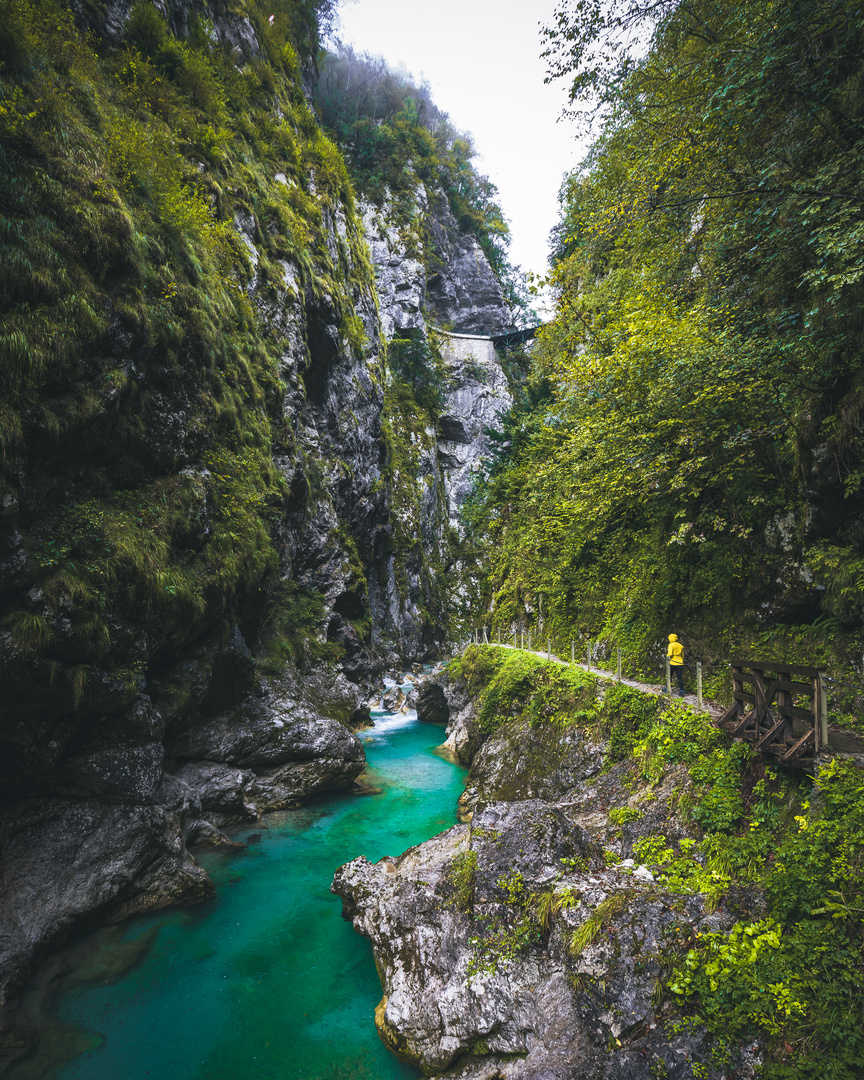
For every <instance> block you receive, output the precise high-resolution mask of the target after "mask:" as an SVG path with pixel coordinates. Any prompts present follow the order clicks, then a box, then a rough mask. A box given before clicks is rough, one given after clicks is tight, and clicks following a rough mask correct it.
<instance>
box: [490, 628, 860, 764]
mask: <svg viewBox="0 0 864 1080" xmlns="http://www.w3.org/2000/svg"><path fill="white" fill-rule="evenodd" d="M489 647H491V648H496V649H512V650H515V651H516V652H529V653H530V654H531V655H532V656H539V657H540V658H541V659H542V660H549V661H550V662H552V661H554V662H555V663H556V664H561V665H563V666H564V667H578V668H581V669H582V670H583V671H589V672H591V673H592V674H594V675H599V677H600V678H601V679H608V680H609V681H610V682H618V681H619V679H618V675H617V673H616V672H614V671H605V670H604V669H603V668H599V667H594V666H593V665H592V666H591V667H589V666H588V665H587V664H583V663H580V662H579V661H578V660H576V661H571V660H562V659H561V657H560V656H556V655H555V653H552V652H549V651H548V650H547V649H520V648H518V647H517V646H514V645H505V644H504V643H503V642H502V643H501V644H500V645H498V644H495V643H493V642H489ZM620 682H621V684H622V685H623V686H632V687H633V688H634V689H635V690H641V691H642V692H643V693H645V694H654V695H655V696H656V697H662V696H663V695H664V694H665V693H666V687H665V686H658V685H657V684H656V683H645V682H639V680H638V679H627V678H625V677H624V676H622V677H621V679H620ZM677 696H678V695H677V694H675V693H674V692H673V697H677ZM683 700H684V701H686V702H687V704H688V705H692V706H693V708H696V707H697V700H696V695H695V694H684V696H683ZM702 711H703V712H705V713H708V715H709V716H710V717H711V718H712V719H713V720H719V718H720V717H721V716H722V715H723V712H724V711H725V708H724V706H723V705H721V704H720V703H719V702H716V701H712V700H710V699H709V698H705V697H703V698H702ZM801 730H802V731H803V728H802V729H801ZM828 736H829V740H830V741H829V746H828V749H827V750H824V751H821V752H820V754H819V757H818V760H819V761H822V762H827V761H829V760H830V759H831V758H832V757H843V758H849V759H850V760H852V761H854V763H855V764H856V765H857V766H858V767H859V768H864V739H862V738H861V737H860V736H858V735H855V734H853V733H852V732H850V731H846V730H845V729H844V728H841V727H837V725H836V724H830V725H829V727H828Z"/></svg>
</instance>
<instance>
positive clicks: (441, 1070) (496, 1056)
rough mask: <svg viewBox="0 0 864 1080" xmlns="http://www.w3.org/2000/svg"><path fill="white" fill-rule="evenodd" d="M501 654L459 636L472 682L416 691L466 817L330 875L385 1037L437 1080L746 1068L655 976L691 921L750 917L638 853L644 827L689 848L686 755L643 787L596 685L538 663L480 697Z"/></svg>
mask: <svg viewBox="0 0 864 1080" xmlns="http://www.w3.org/2000/svg"><path fill="white" fill-rule="evenodd" d="M502 655H503V656H508V655H510V656H512V655H513V654H511V653H509V651H505V650H500V649H499V650H494V649H488V650H483V649H476V648H472V649H471V650H470V651H469V654H468V657H467V659H466V661H465V670H470V671H471V673H472V675H471V679H470V680H469V679H466V678H465V677H464V675H463V674H462V673H459V672H457V674H456V675H455V676H448V675H445V676H444V677H443V678H440V677H439V678H438V680H437V682H436V683H429V684H427V685H426V686H425V687H424V689H423V691H422V693H421V696H420V701H419V703H418V710H419V714H420V715H421V717H424V718H426V719H430V720H434V721H436V722H443V721H445V720H446V722H447V740H446V743H445V746H446V747H447V748H448V749H450V750H451V752H453V753H454V754H455V755H456V756H457V757H458V758H459V759H460V760H461V761H462V762H463V763H465V764H468V765H470V767H471V771H470V775H469V778H468V784H467V787H466V791H465V794H464V796H463V798H462V799H461V801H460V805H461V811H462V816H463V819H464V821H465V824H462V825H457V826H456V827H454V828H452V829H449V830H448V831H447V832H444V833H442V834H441V835H439V836H437V837H434V838H433V839H431V840H429V841H427V842H426V843H423V844H420V845H418V846H417V847H414V848H410V849H409V850H408V851H406V852H404V853H402V854H401V855H400V854H396V853H395V852H394V853H393V854H392V855H391V856H390V857H387V858H384V859H382V860H381V861H380V862H378V863H376V864H374V865H373V864H370V863H369V862H368V861H367V860H366V859H364V858H358V859H354V860H353V861H352V862H350V863H347V864H346V865H345V866H343V867H341V868H340V869H339V870H338V871H337V873H336V876H335V878H334V882H333V886H332V891H333V892H335V893H337V894H338V895H340V896H341V897H342V899H343V912H344V915H345V918H347V919H349V920H351V921H352V923H353V925H354V927H355V929H356V930H357V931H358V932H359V933H361V934H363V935H364V936H365V937H367V938H368V939H369V940H370V941H371V943H372V947H373V950H374V954H375V963H376V967H377V969H378V972H379V975H380V978H381V984H382V991H383V997H382V999H381V1002H380V1004H379V1006H378V1008H377V1009H376V1013H375V1023H376V1025H377V1027H378V1031H379V1034H380V1035H381V1038H382V1040H383V1041H384V1042H385V1043H386V1045H387V1046H389V1047H390V1049H391V1050H392V1051H393V1052H394V1053H395V1054H397V1055H398V1056H399V1057H401V1058H403V1059H404V1060H407V1061H410V1062H411V1063H412V1064H414V1065H416V1066H417V1067H419V1068H420V1069H422V1070H423V1072H424V1074H426V1075H435V1076H439V1077H442V1078H444V1077H448V1078H450V1077H453V1078H455V1077H463V1078H466V1080H493V1078H497V1080H504V1078H507V1080H571V1078H572V1077H575V1076H578V1077H580V1080H650V1078H652V1077H656V1076H664V1077H668V1078H670V1080H689V1078H690V1077H691V1076H693V1075H699V1076H705V1077H710V1078H712V1080H721V1078H731V1077H735V1078H736V1080H743V1078H748V1077H754V1076H755V1075H757V1074H758V1070H759V1067H760V1065H761V1064H762V1047H761V1044H760V1042H759V1041H758V1040H756V1039H753V1038H752V1037H751V1038H749V1039H747V1040H745V1041H743V1042H742V1041H739V1042H738V1043H736V1044H734V1045H732V1046H731V1047H729V1046H726V1047H724V1049H723V1052H722V1053H721V1052H716V1051H717V1046H716V1044H715V1043H714V1042H713V1041H712V1036H711V1035H710V1034H709V1032H708V1031H707V1030H706V1029H705V1027H704V1026H700V1025H698V1024H695V1023H689V1024H678V1023H676V1021H677V1020H679V1019H680V1014H679V1013H678V1012H677V1010H676V1007H675V1003H674V1001H673V1000H670V998H672V997H674V995H670V994H669V993H668V992H666V993H664V987H665V982H664V980H668V978H669V972H670V970H671V968H672V966H673V965H674V963H675V962H676V958H677V959H679V960H680V957H681V956H682V955H683V952H684V951H685V950H686V948H687V947H688V945H689V944H690V943H691V942H693V941H694V940H696V939H697V938H698V937H699V936H702V935H710V934H712V933H714V934H718V935H723V934H726V933H728V932H729V930H730V928H731V927H732V926H733V925H734V923H735V922H736V919H737V918H740V917H741V915H742V913H744V912H746V913H748V914H749V913H751V912H757V913H762V908H763V903H764V902H763V900H762V899H761V897H760V895H759V891H758V889H756V888H752V887H748V888H745V889H735V888H733V889H728V888H727V890H726V891H725V895H724V897H723V903H722V904H721V905H720V906H719V907H718V904H717V899H716V896H715V897H714V898H712V897H710V896H708V895H705V894H704V893H702V892H700V891H699V889H698V888H694V887H687V886H686V885H684V886H683V887H682V884H681V881H680V880H679V879H674V880H673V878H672V875H669V876H668V877H666V876H664V874H663V871H662V869H661V868H659V867H657V866H654V864H653V863H652V867H653V871H652V869H649V868H648V867H647V866H645V865H640V864H639V859H638V858H634V855H635V856H638V853H639V852H641V851H647V850H649V849H650V846H651V844H652V843H654V844H655V846H656V841H657V838H658V834H661V836H662V838H663V846H664V847H665V846H667V845H668V847H669V850H668V851H664V852H663V854H662V855H661V856H660V859H661V860H662V859H666V858H671V856H672V850H671V849H672V846H673V845H679V846H680V849H681V851H682V852H684V851H691V850H693V849H694V848H695V845H696V843H697V841H696V839H694V837H695V836H697V835H699V830H698V828H696V827H695V826H694V824H693V822H692V820H690V819H689V818H688V815H687V811H686V807H687V806H688V805H692V803H693V801H694V786H693V781H692V778H691V776H690V774H689V773H688V770H687V768H686V767H685V766H683V765H682V764H680V763H678V764H675V765H673V766H672V767H671V768H669V769H667V770H664V772H663V774H662V775H661V776H659V777H656V778H655V782H654V783H649V782H646V779H645V776H644V772H643V770H642V768H640V767H639V766H638V765H637V764H636V763H635V762H634V761H633V759H632V758H628V757H626V756H623V759H622V755H621V753H620V750H618V751H616V746H615V740H614V739H610V731H609V728H608V727H607V726H605V725H604V723H603V721H602V719H601V714H600V710H601V709H602V707H603V706H602V705H601V702H602V700H603V695H604V693H607V692H608V689H609V688H608V687H604V686H603V685H601V684H599V683H598V682H597V680H595V679H594V678H593V677H592V676H588V675H585V676H584V677H582V676H580V675H578V673H577V675H576V676H574V677H573V678H571V679H570V680H569V681H564V680H565V677H564V676H561V680H562V681H560V682H558V683H557V684H556V682H555V680H556V678H558V677H559V676H558V673H557V672H556V671H554V670H552V669H553V665H549V670H545V669H544V665H543V662H542V661H540V660H539V659H537V660H536V661H535V662H534V663H533V666H532V668H531V670H530V674H528V675H526V676H524V678H523V681H521V682H520V681H519V680H517V679H515V678H512V677H511V679H510V681H509V683H507V686H506V690H507V691H508V692H509V695H508V696H506V697H505V693H504V691H503V684H498V686H497V687H496V690H497V691H498V692H497V694H496V696H495V697H494V699H493V700H494V701H495V702H496V705H495V708H493V709H491V710H490V708H489V707H488V701H489V698H490V696H491V695H490V694H489V693H486V694H485V696H484V695H480V696H479V699H478V695H477V687H478V685H479V686H482V687H483V689H484V691H488V687H489V683H490V681H491V675H492V673H493V672H495V671H497V670H499V668H498V667H497V666H496V665H497V664H499V663H501V660H500V657H501V656H502ZM656 705H657V701H656V698H651V697H648V699H647V702H646V703H643V704H642V705H641V706H639V707H642V708H643V711H644V710H645V709H647V710H648V711H649V712H651V713H652V714H653V713H656ZM609 707H610V705H609V704H607V708H609ZM631 722H632V718H629V719H628V720H627V723H628V724H629V723H631ZM613 730H614V729H613ZM617 739H618V741H619V745H620V740H621V732H620V731H619V732H618V735H617ZM640 842H641V846H640ZM646 845H647V846H646ZM695 850H698V849H695ZM690 866H691V867H692V869H694V870H695V871H699V870H701V866H700V865H699V864H698V863H697V862H696V861H695V860H693V861H691V863H690ZM727 884H728V883H727Z"/></svg>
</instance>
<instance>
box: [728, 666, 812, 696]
mask: <svg viewBox="0 0 864 1080" xmlns="http://www.w3.org/2000/svg"><path fill="white" fill-rule="evenodd" d="M741 678H742V679H749V680H750V682H753V679H754V676H753V675H751V674H750V672H749V671H745V672H744V673H743V674H742V676H741ZM771 681H772V682H773V683H774V689H775V690H779V691H785V692H786V693H787V694H807V695H808V696H809V695H811V694H812V693H813V684H812V683H806V682H791V681H789V680H787V679H772V680H771Z"/></svg>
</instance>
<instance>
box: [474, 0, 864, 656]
mask: <svg viewBox="0 0 864 1080" xmlns="http://www.w3.org/2000/svg"><path fill="white" fill-rule="evenodd" d="M548 44H549V47H550V53H549V62H550V74H551V76H552V77H555V76H560V77H563V78H566V79H567V80H568V81H570V82H571V85H572V93H573V101H574V103H575V104H577V105H586V104H588V103H589V102H593V104H594V105H596V106H598V112H597V119H598V121H599V130H598V137H597V139H596V141H595V143H594V144H593V147H592V149H591V151H590V153H589V155H588V157H587V158H586V161H585V162H584V164H583V165H582V167H581V168H580V169H578V170H577V171H576V172H575V173H574V174H573V175H572V176H571V177H569V178H568V180H567V182H566V184H565V186H564V189H563V191H562V199H563V215H562V221H561V225H560V228H559V230H558V232H557V235H556V249H555V254H554V259H555V267H554V271H553V275H552V281H553V287H554V289H555V290H556V292H557V306H556V316H555V319H554V321H553V322H552V324H551V325H550V326H549V327H548V328H547V329H546V331H545V332H544V334H543V335H542V338H541V340H540V341H539V342H538V344H537V346H536V347H535V353H534V370H533V372H532V375H531V377H530V378H531V381H532V383H533V385H534V386H536V387H537V388H538V390H539V388H540V387H541V386H545V387H548V393H547V395H546V396H540V395H539V393H538V395H537V397H536V400H535V402H534V403H533V404H532V405H531V407H530V408H529V407H526V404H525V403H520V406H519V409H518V410H517V411H516V412H514V414H513V416H512V417H511V418H510V419H509V420H508V421H507V422H506V424H505V427H504V429H503V431H502V442H501V447H502V449H501V452H500V453H499V454H498V456H497V457H496V459H495V460H494V462H493V463H492V465H491V466H490V470H489V474H488V477H487V478H486V480H485V483H484V484H483V485H482V486H481V487H480V489H479V490H478V492H477V496H476V501H475V506H474V508H473V514H474V528H475V531H476V532H477V533H478V534H482V533H484V532H485V533H486V534H487V535H488V540H487V546H486V555H487V558H488V565H489V579H488V585H487V590H488V591H487V598H488V602H489V604H490V607H491V608H494V611H495V612H496V615H500V618H501V619H502V622H503V623H504V625H507V624H508V623H512V622H516V621H522V622H524V621H528V622H529V623H530V622H536V621H538V612H539V611H540V610H541V599H542V612H543V624H544V631H543V632H544V634H547V633H551V634H552V636H556V637H558V638H560V639H563V640H565V641H566V640H569V639H570V638H576V639H580V640H584V639H585V638H588V639H589V640H596V639H597V638H601V637H605V638H608V639H611V640H613V641H615V642H616V643H618V644H620V645H621V646H622V647H623V649H624V651H625V653H626V654H627V655H628V656H629V657H632V658H633V659H632V662H634V663H635V665H636V666H637V667H639V666H645V667H648V666H649V665H650V664H651V661H652V657H653V658H654V663H655V664H656V662H657V661H658V660H659V659H660V658H661V654H660V651H659V646H660V642H661V641H662V640H663V638H664V637H665V634H666V633H668V632H669V630H670V629H676V631H677V632H678V633H679V634H680V633H681V630H682V629H683V628H686V630H687V632H688V637H689V639H690V641H691V642H692V641H693V640H694V639H696V640H698V641H699V642H700V644H701V645H702V646H703V647H704V648H703V653H702V657H703V659H705V658H707V656H706V654H712V653H713V654H714V655H717V654H721V655H722V654H725V655H726V656H728V655H729V652H728V647H729V643H730V642H731V641H733V640H736V641H740V640H742V639H743V640H744V641H745V642H746V643H747V644H749V641H750V640H753V639H755V638H757V637H758V636H759V635H760V633H761V632H762V631H763V630H764V629H766V628H767V627H773V626H775V625H776V623H777V621H778V620H779V621H780V623H781V624H786V625H787V626H789V627H790V628H792V627H796V628H797V627H801V626H804V625H813V624H814V623H816V622H817V620H819V619H820V618H831V619H834V620H836V621H837V623H838V626H839V627H840V630H839V631H838V634H837V638H838V645H839V647H838V649H837V650H836V652H835V653H834V657H833V658H834V659H837V660H839V659H841V658H842V659H843V661H844V663H845V664H847V665H849V666H848V667H847V671H848V672H849V674H851V673H852V667H851V664H852V662H853V660H852V658H853V657H854V656H855V651H856V649H857V644H855V645H853V642H857V639H858V636H859V634H860V627H861V618H862V611H861V609H860V603H859V601H860V595H861V593H860V589H859V588H858V585H859V582H860V580H861V577H862V574H861V561H862V551H864V532H862V528H861V522H862V520H864V516H862V503H861V491H860V490H859V481H860V480H861V478H862V477H864V472H862V465H861V462H862V460H864V458H862V455H864V443H862V440H861V424H860V419H859V418H860V415H861V401H862V398H861V362H860V358H861V354H862V348H864V337H862V332H864V323H862V320H861V311H862V299H864V297H862V289H864V269H862V268H864V262H862V255H861V252H862V247H861V243H862V237H864V217H862V205H864V202H862V198H861V190H860V177H861V176H862V161H864V123H862V115H864V114H862V109H861V101H862V90H861V88H862V62H861V56H862V48H861V44H862V23H861V19H860V11H859V10H858V7H857V4H855V3H853V2H852V0H830V2H828V3H825V4H815V5H813V4H811V5H800V4H797V3H792V2H786V0H780V2H777V3H772V4H770V5H769V6H767V7H766V6H765V5H764V4H758V3H755V2H750V0H747V2H745V3H743V4H742V3H734V4H733V3H727V2H721V3H714V2H713V0H712V2H710V3H709V2H707V0H706V2H702V0H697V2H695V3H688V4H682V3H676V2H674V0H668V2H667V0H662V2H660V3H653V2H652V3H648V2H643V0H613V2H612V3H608V4H607V3H603V4H600V3H594V2H593V0H574V2H564V3H562V4H561V5H559V10H558V13H557V15H556V18H555V20H554V23H553V24H552V26H551V27H550V28H549V30H548ZM529 610H530V611H531V612H532V614H531V615H530V616H527V615H526V613H527V612H528V611H529ZM682 624H683V626H682ZM813 637H814V638H817V639H818V638H819V637H820V634H819V633H818V632H815V633H814V635H813ZM778 638H779V640H780V641H781V643H782V641H783V640H784V638H783V635H782V633H781V634H778ZM847 644H848V649H847ZM809 662H812V661H809ZM855 663H856V668H857V671H858V674H860V660H858V661H855ZM655 670H656V667H655Z"/></svg>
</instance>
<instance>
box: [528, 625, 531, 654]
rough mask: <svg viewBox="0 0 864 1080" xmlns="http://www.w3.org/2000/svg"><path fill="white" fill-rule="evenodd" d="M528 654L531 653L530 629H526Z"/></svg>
mask: <svg viewBox="0 0 864 1080" xmlns="http://www.w3.org/2000/svg"><path fill="white" fill-rule="evenodd" d="M528 652H531V627H530V626H529V627H528Z"/></svg>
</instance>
